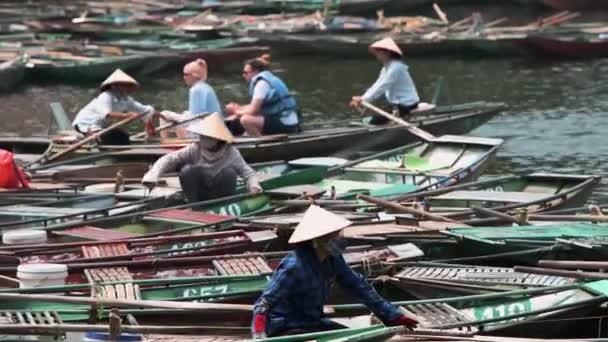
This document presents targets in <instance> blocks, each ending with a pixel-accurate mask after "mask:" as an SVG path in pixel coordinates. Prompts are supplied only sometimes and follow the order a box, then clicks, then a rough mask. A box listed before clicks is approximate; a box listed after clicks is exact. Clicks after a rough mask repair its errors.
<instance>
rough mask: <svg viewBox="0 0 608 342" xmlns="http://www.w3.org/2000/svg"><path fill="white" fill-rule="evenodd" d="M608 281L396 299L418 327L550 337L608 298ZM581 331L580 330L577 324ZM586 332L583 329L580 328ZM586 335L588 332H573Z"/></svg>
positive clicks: (343, 309)
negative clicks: (416, 321)
mask: <svg viewBox="0 0 608 342" xmlns="http://www.w3.org/2000/svg"><path fill="white" fill-rule="evenodd" d="M607 286H608V281H606V280H601V281H594V282H588V283H584V284H568V285H562V286H555V287H547V288H540V289H526V290H517V291H509V292H500V293H494V294H480V295H471V296H460V297H450V298H436V299H424V300H414V301H400V302H393V303H394V304H397V305H401V306H402V307H403V308H404V309H406V310H407V312H408V313H409V314H410V315H412V316H413V317H415V318H416V319H417V320H418V321H419V322H420V324H419V326H418V329H423V330H427V329H428V330H432V331H435V332H438V333H439V334H438V335H442V334H441V332H443V333H445V334H451V333H452V334H453V333H461V334H462V333H470V334H477V333H479V334H489V335H499V336H514V337H530V338H549V337H557V336H560V334H563V333H564V332H565V331H566V329H574V330H571V331H577V329H576V328H575V327H577V326H578V324H580V323H579V322H578V321H576V320H569V319H568V318H580V317H585V316H586V315H588V314H590V313H593V312H594V310H597V308H599V306H600V305H601V304H602V303H604V302H606V301H607V300H608V298H607V297H606V294H608V291H607V289H608V287H607ZM331 308H332V309H333V311H334V312H335V315H338V316H340V315H346V314H354V313H355V312H362V311H361V309H362V307H361V305H357V304H354V305H353V304H351V305H334V306H332V307H331ZM578 331H581V330H578ZM581 332H582V331H581ZM570 335H574V336H578V337H584V336H586V335H584V333H581V334H570Z"/></svg>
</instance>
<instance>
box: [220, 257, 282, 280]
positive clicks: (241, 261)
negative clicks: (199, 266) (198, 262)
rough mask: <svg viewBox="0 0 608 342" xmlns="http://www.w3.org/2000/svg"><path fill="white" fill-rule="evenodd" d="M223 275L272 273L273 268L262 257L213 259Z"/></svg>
mask: <svg viewBox="0 0 608 342" xmlns="http://www.w3.org/2000/svg"><path fill="white" fill-rule="evenodd" d="M212 263H213V266H214V267H215V268H216V269H217V270H218V272H219V273H220V274H221V275H243V274H270V273H272V269H271V268H270V266H268V263H266V260H264V259H263V258H262V257H259V256H258V257H249V258H223V259H216V260H213V262H212Z"/></svg>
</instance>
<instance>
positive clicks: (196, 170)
mask: <svg viewBox="0 0 608 342" xmlns="http://www.w3.org/2000/svg"><path fill="white" fill-rule="evenodd" d="M187 129H188V131H189V132H191V133H194V134H196V135H198V136H199V141H198V142H196V143H193V144H191V145H189V146H186V147H184V148H182V149H181V150H178V151H175V152H171V153H169V154H166V155H164V156H163V157H161V158H160V159H158V160H157V161H156V163H154V166H152V168H151V169H150V171H148V172H147V173H146V174H145V175H144V177H143V179H142V183H143V184H144V185H145V186H147V187H148V188H149V189H152V188H154V186H155V185H156V183H158V179H159V178H160V177H162V175H163V174H165V173H167V172H172V171H177V170H178V168H180V167H181V170H180V171H179V181H180V184H181V186H182V191H183V192H184V195H185V196H186V199H187V200H188V201H189V202H199V201H205V200H210V199H214V198H219V197H224V196H229V195H232V194H234V193H235V191H236V179H237V176H241V177H242V178H243V179H244V180H245V181H246V182H247V188H248V190H249V191H250V192H260V191H262V188H261V187H260V184H259V183H258V179H257V177H256V174H255V171H253V169H252V168H251V167H249V165H247V163H246V162H245V160H243V157H242V156H241V153H240V152H239V151H238V150H237V149H236V148H235V147H234V146H232V142H233V141H234V137H233V136H232V134H231V133H230V131H229V130H228V128H226V125H224V120H223V118H222V116H221V115H220V114H219V113H213V114H211V115H209V116H208V117H206V118H205V119H202V120H201V121H199V122H195V123H193V124H191V125H190V126H189V127H188V128H187Z"/></svg>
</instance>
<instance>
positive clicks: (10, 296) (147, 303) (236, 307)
mask: <svg viewBox="0 0 608 342" xmlns="http://www.w3.org/2000/svg"><path fill="white" fill-rule="evenodd" d="M0 300H2V301H35V302H55V303H67V304H87V305H95V306H101V305H104V306H106V307H107V306H116V307H126V308H150V309H180V310H187V311H190V312H209V313H211V312H214V313H218V314H221V313H236V312H251V310H252V309H253V306H251V305H242V304H221V303H179V302H169V301H162V300H133V299H115V298H93V297H66V296H56V295H26V294H17V293H0Z"/></svg>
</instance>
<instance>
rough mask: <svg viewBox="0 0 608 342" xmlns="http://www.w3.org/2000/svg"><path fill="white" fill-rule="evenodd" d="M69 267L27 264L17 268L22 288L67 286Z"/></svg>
mask: <svg viewBox="0 0 608 342" xmlns="http://www.w3.org/2000/svg"><path fill="white" fill-rule="evenodd" d="M67 276H68V267H67V266H66V265H61V264H26V265H19V267H17V278H18V279H19V287H20V288H33V287H46V286H61V285H65V278H66V277H67Z"/></svg>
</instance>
